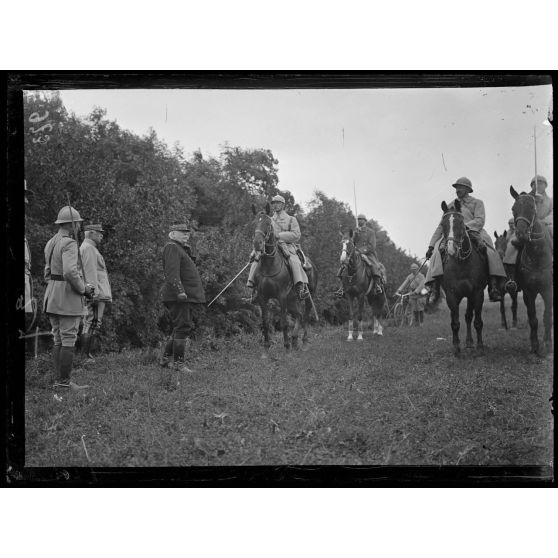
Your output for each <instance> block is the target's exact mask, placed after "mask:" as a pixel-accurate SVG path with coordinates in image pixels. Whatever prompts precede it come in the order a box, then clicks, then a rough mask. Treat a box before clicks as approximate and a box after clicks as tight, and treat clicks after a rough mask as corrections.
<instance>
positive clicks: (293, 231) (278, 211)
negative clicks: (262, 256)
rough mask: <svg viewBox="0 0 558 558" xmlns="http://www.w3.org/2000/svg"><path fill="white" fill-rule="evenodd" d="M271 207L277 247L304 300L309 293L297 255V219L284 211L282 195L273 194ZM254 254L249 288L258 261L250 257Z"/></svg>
mask: <svg viewBox="0 0 558 558" xmlns="http://www.w3.org/2000/svg"><path fill="white" fill-rule="evenodd" d="M271 207H272V209H273V215H272V216H271V221H272V223H273V233H274V234H275V238H277V241H278V246H279V249H280V250H281V251H282V253H283V254H284V255H285V256H286V257H287V258H288V261H289V265H290V268H291V272H292V275H293V283H294V286H295V289H296V292H297V294H298V297H299V299H300V300H304V299H305V298H307V297H308V296H309V295H310V291H309V290H308V276H307V275H306V271H304V267H303V265H302V262H301V261H300V257H299V255H298V243H299V242H300V238H301V234H300V226H299V224H298V220H297V219H296V217H294V216H293V215H289V214H288V213H287V212H286V211H285V198H284V197H283V196H279V195H277V196H274V197H273V198H272V199H271ZM254 256H255V261H253V262H252V266H251V267H250V273H249V275H248V281H247V283H246V286H247V287H248V288H249V289H254V288H255V285H254V276H255V274H256V269H257V267H258V263H259V259H258V257H257V256H256V255H254V254H253V255H252V259H254ZM252 298H254V296H252Z"/></svg>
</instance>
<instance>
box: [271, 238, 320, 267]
mask: <svg viewBox="0 0 558 558" xmlns="http://www.w3.org/2000/svg"><path fill="white" fill-rule="evenodd" d="M278 246H279V251H280V252H281V254H282V255H283V257H284V258H285V260H286V261H287V263H289V268H290V262H289V260H290V257H291V253H290V252H289V249H288V247H287V245H286V244H283V243H279V244H278ZM295 249H296V255H297V256H298V258H299V260H300V263H301V264H302V268H303V269H304V270H305V271H308V270H310V269H312V264H311V263H310V260H309V259H308V258H307V257H306V255H305V254H304V252H303V251H302V248H301V247H300V244H295Z"/></svg>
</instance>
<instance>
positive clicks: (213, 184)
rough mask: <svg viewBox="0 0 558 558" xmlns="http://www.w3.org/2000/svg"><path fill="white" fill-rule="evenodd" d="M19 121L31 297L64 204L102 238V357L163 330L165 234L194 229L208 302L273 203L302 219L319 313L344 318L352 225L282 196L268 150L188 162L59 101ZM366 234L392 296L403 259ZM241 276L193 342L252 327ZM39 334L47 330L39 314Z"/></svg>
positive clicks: (201, 320) (339, 210)
mask: <svg viewBox="0 0 558 558" xmlns="http://www.w3.org/2000/svg"><path fill="white" fill-rule="evenodd" d="M47 111H48V116H45V115H46V114H47ZM24 117H25V122H26V124H27V125H26V137H25V176H26V179H27V184H28V187H29V188H31V189H32V190H33V191H34V192H35V196H34V200H33V202H32V203H31V204H30V205H29V206H28V207H27V208H26V235H27V238H28V240H29V243H30V246H31V251H32V262H33V265H32V273H33V280H34V289H35V296H37V298H38V299H39V302H40V301H41V300H42V294H43V292H44V285H43V281H42V272H43V264H44V256H43V249H44V246H45V244H46V242H47V240H48V239H49V238H50V236H52V234H53V233H54V232H55V231H56V227H55V225H54V224H53V223H54V221H55V220H56V215H57V213H58V210H59V209H60V208H61V207H62V206H64V205H66V204H67V201H68V196H69V199H70V200H71V203H72V205H73V206H74V207H75V208H77V209H78V211H79V212H80V215H81V217H82V218H83V219H84V220H85V223H92V222H100V223H102V224H103V226H104V228H105V229H106V230H107V234H106V238H105V240H104V241H103V245H102V247H101V251H102V253H103V255H104V257H105V260H106V263H107V267H108V270H109V276H110V281H111V285H112V289H113V299H114V300H113V303H112V305H111V306H110V309H109V310H108V312H107V313H106V317H105V320H104V325H103V328H102V329H103V331H102V337H103V338H104V343H103V345H104V346H105V347H106V348H111V349H121V348H122V347H124V346H126V345H134V346H144V345H154V344H156V343H157V342H158V341H159V340H160V339H161V337H162V336H163V335H164V333H165V329H166V327H167V326H168V324H166V320H165V317H164V313H163V309H162V306H161V304H160V302H159V288H160V286H161V283H162V269H161V249H162V246H163V245H164V243H165V240H166V238H167V234H168V230H169V225H170V223H172V222H174V221H176V220H184V219H187V220H188V221H189V222H191V223H192V225H193V226H194V229H195V232H194V234H193V244H194V250H195V252H196V254H197V255H198V264H199V268H200V272H201V275H202V280H203V282H204V286H205V289H206V293H207V297H208V300H210V299H212V298H213V297H214V296H215V295H216V294H217V293H218V292H219V291H220V290H221V289H222V288H223V287H224V286H225V285H226V284H227V283H228V282H229V281H230V280H231V279H232V278H233V277H234V275H235V274H236V273H237V272H238V271H239V270H240V269H242V267H243V266H244V265H245V264H246V262H247V261H248V256H249V253H250V250H251V242H252V235H253V224H252V219H253V215H252V211H251V206H252V204H255V205H256V207H258V208H263V206H264V204H265V201H266V200H269V198H270V197H271V196H273V195H275V194H278V193H279V194H281V195H283V196H284V197H285V198H286V200H287V210H288V211H289V213H292V214H295V215H296V216H297V218H298V219H299V222H300V224H301V229H302V231H303V240H302V244H303V248H304V249H305V251H306V252H307V253H308V255H310V257H311V258H312V259H313V261H314V262H315V265H316V267H317V268H318V270H319V275H320V285H319V290H318V295H317V296H316V303H317V306H318V308H319V309H320V313H323V312H324V311H325V310H326V309H328V308H329V309H331V308H334V307H335V306H337V309H336V312H337V313H339V311H340V312H341V313H342V311H343V308H342V304H340V303H336V301H335V299H334V298H333V297H332V296H331V292H332V291H333V290H335V288H336V287H337V280H336V277H335V274H336V272H337V268H338V262H339V253H340V242H339V240H340V238H339V233H340V232H341V231H346V230H348V229H349V228H350V227H351V226H352V224H353V223H354V215H353V214H352V213H351V210H350V209H349V207H348V206H347V205H346V204H343V203H341V202H339V201H337V200H335V199H333V198H329V197H328V196H327V195H325V194H324V193H323V192H316V193H315V195H314V198H313V200H312V202H311V204H310V206H309V208H308V211H307V212H304V211H303V210H302V208H301V207H300V206H299V205H298V204H297V202H296V199H295V197H294V195H293V194H292V193H291V192H289V191H286V190H281V189H279V187H278V184H279V179H278V167H277V165H278V161H277V159H275V158H274V156H273V154H272V153H271V151H270V150H268V149H253V150H248V149H242V148H240V147H231V146H229V145H226V144H225V145H224V146H223V147H222V150H221V153H220V154H219V155H218V156H217V157H204V156H203V155H202V153H201V152H195V153H193V154H192V156H191V157H190V158H187V157H185V155H184V153H183V151H182V149H181V148H180V146H179V145H175V146H173V147H172V148H169V147H168V146H167V145H166V144H165V143H164V142H162V141H161V140H160V139H159V138H158V137H157V134H156V133H155V132H154V131H150V132H149V133H148V134H147V135H145V136H143V137H139V136H137V135H135V134H133V133H131V132H129V131H127V130H124V129H122V128H121V127H120V126H119V125H118V124H117V123H116V122H114V121H110V120H109V119H107V118H106V112H105V111H104V110H102V109H100V108H97V109H95V110H94V111H93V112H92V113H91V114H90V115H89V116H88V117H87V118H85V119H80V118H78V117H76V116H75V115H74V114H69V113H68V112H67V111H66V109H65V108H64V106H63V104H62V102H61V99H60V97H59V96H58V95H57V94H56V93H52V94H45V93H28V94H26V95H25V106H24ZM38 119H41V120H40V122H38V123H37V124H35V122H36V121H37V120H38ZM45 123H48V124H50V126H49V127H48V128H46V130H45V131H47V132H48V139H47V138H46V136H43V141H42V142H41V141H37V139H38V136H37V135H36V130H37V127H38V126H40V125H44V124H45ZM31 124H33V125H34V127H35V128H34V130H35V131H34V130H33V129H31V128H32V126H31ZM370 225H371V226H373V227H374V228H375V230H376V232H377V235H378V253H379V257H380V259H381V260H382V261H383V262H384V264H385V265H386V268H387V270H388V277H389V289H390V290H391V291H393V289H394V288H396V287H397V286H398V284H399V282H401V281H402V279H403V277H404V276H405V274H406V273H407V270H408V266H409V263H410V261H411V258H410V257H409V256H408V255H406V254H405V253H404V252H403V251H401V250H400V249H398V248H396V247H395V246H394V245H393V243H392V242H391V241H390V240H389V237H388V235H387V233H386V232H385V231H383V230H382V229H381V227H380V226H379V225H378V224H377V223H376V222H374V221H371V222H370ZM246 274H247V271H246V272H245V273H244V274H243V275H241V276H240V277H239V278H238V279H237V281H236V282H235V283H234V284H233V285H232V287H231V288H230V289H229V290H227V291H226V293H225V294H224V295H223V296H222V297H220V298H219V300H218V301H217V302H216V303H215V304H214V305H213V306H212V307H211V308H210V309H209V310H207V311H205V312H200V313H199V315H198V316H197V320H198V326H199V327H198V333H199V334H200V335H205V334H207V335H217V336H221V335H231V334H234V333H237V332H239V331H241V330H245V331H254V330H256V329H257V328H259V321H258V313H257V310H256V309H255V308H254V307H252V306H251V305H250V304H247V303H246V302H245V301H243V297H245V296H246V294H247V293H246V291H245V288H244V282H245V279H246ZM326 315H327V312H326ZM39 325H40V326H41V327H42V328H43V329H46V328H48V323H47V320H46V318H45V317H44V316H42V315H39Z"/></svg>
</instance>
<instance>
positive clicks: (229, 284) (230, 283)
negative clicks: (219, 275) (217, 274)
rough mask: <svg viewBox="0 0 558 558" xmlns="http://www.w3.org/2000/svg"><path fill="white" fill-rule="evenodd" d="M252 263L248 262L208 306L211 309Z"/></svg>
mask: <svg viewBox="0 0 558 558" xmlns="http://www.w3.org/2000/svg"><path fill="white" fill-rule="evenodd" d="M251 263H252V262H248V263H247V264H246V265H245V266H244V267H243V268H242V269H241V270H240V271H239V272H238V273H237V274H236V275H235V276H234V277H233V278H232V279H231V280H230V281H229V283H227V286H226V287H225V288H224V289H223V290H222V291H221V292H220V293H219V294H218V295H217V296H216V297H215V298H214V299H213V300H212V301H211V302H210V303H209V304H208V305H207V307H208V308H209V307H210V306H211V305H212V304H213V303H214V302H215V301H216V300H217V299H218V298H219V297H220V296H221V295H222V294H223V293H224V292H225V291H226V290H227V289H228V288H229V287H230V286H231V285H232V284H233V283H234V281H235V280H236V278H237V277H238V276H239V275H240V274H241V273H242V272H243V271H244V270H245V269H246V268H247V267H248V266H249V265H250V264H251Z"/></svg>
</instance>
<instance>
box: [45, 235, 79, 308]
mask: <svg viewBox="0 0 558 558" xmlns="http://www.w3.org/2000/svg"><path fill="white" fill-rule="evenodd" d="M44 278H45V281H48V284H47V288H46V291H45V298H44V303H43V312H46V313H48V314H59V315H62V316H81V315H82V314H83V308H84V298H83V294H84V291H85V284H84V282H83V280H82V277H81V275H80V270H79V269H78V245H77V242H76V241H75V240H74V239H73V238H71V237H70V233H69V232H68V231H65V230H60V231H58V232H57V233H56V234H55V235H54V236H53V237H52V238H51V239H50V240H49V241H48V242H47V245H46V246H45V271H44Z"/></svg>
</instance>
